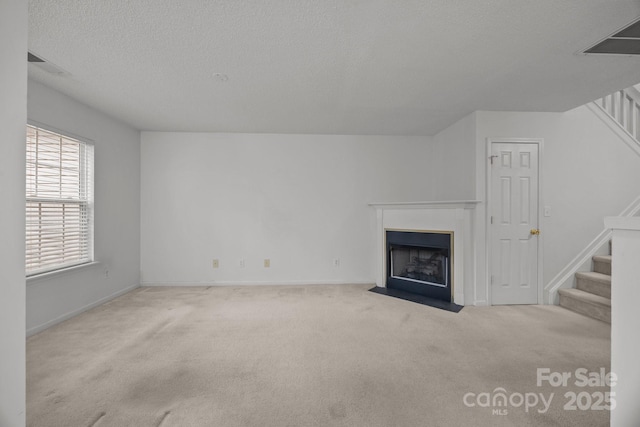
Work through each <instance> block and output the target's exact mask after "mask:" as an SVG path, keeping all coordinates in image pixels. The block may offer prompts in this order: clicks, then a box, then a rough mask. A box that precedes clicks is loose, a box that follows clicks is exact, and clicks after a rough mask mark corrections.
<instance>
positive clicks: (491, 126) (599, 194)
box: [475, 106, 640, 284]
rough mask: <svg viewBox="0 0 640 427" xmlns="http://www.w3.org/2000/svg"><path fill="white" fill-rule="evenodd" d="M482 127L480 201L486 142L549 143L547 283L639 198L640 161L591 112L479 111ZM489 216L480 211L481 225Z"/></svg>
mask: <svg viewBox="0 0 640 427" xmlns="http://www.w3.org/2000/svg"><path fill="white" fill-rule="evenodd" d="M476 124H477V128H476V141H475V142H476V179H477V181H476V191H477V192H476V197H477V198H478V199H479V200H485V193H484V177H485V173H486V164H487V159H486V151H485V149H486V148H485V147H486V140H487V138H543V139H544V155H543V158H542V163H541V167H542V169H541V180H542V182H541V184H542V185H541V190H542V194H543V200H542V203H543V205H545V206H550V207H551V216H550V217H548V218H545V217H543V218H541V222H540V229H541V232H542V236H541V237H542V242H543V250H544V259H543V266H544V273H543V281H544V284H547V283H548V282H549V281H550V280H551V279H552V278H553V277H554V276H555V275H556V274H557V273H558V272H559V271H560V270H561V269H562V268H563V267H565V266H566V265H567V264H568V263H569V262H570V261H571V260H572V259H573V258H574V257H575V256H576V255H577V254H578V253H579V252H580V251H581V250H582V249H584V248H585V247H586V246H587V245H588V244H589V243H590V242H591V241H592V240H593V239H594V238H595V237H596V236H597V235H598V234H599V233H600V232H602V230H603V225H602V220H603V218H604V217H605V216H611V215H618V214H620V212H621V211H622V210H623V209H624V208H625V207H627V205H629V203H631V202H632V201H633V200H634V199H635V198H637V197H638V195H640V186H638V184H637V183H638V182H640V158H639V157H638V156H637V155H636V154H635V153H634V152H633V151H632V150H631V149H630V148H629V147H628V146H627V145H626V144H625V143H624V142H623V141H622V140H621V139H619V138H618V137H617V136H616V135H615V133H614V132H612V131H611V130H610V129H609V128H608V127H607V126H606V125H605V124H604V123H603V122H602V121H601V120H600V119H598V118H597V116H596V115H595V114H594V113H593V112H592V111H591V110H589V109H588V108H587V107H586V106H582V107H578V108H576V109H573V110H571V111H568V112H566V113H519V112H487V111H480V112H476ZM484 210H485V207H484V206H481V207H479V209H477V211H478V214H479V216H478V217H477V221H478V224H484V218H485V217H484ZM478 228H481V227H478ZM483 242H484V235H483V236H481V238H480V239H479V244H480V245H481V246H482V245H484V243H483ZM479 255H480V256H479V259H478V262H479V264H482V262H483V261H484V260H483V259H480V257H481V256H482V253H480V254H479Z"/></svg>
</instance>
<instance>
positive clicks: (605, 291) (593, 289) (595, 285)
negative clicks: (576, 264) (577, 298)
mask: <svg viewBox="0 0 640 427" xmlns="http://www.w3.org/2000/svg"><path fill="white" fill-rule="evenodd" d="M576 288H578V289H580V290H581V291H585V292H590V293H592V294H596V295H600V296H601V297H605V298H609V299H610V298H611V284H610V283H609V284H608V283H602V282H596V281H595V280H589V279H585V278H582V277H577V278H576Z"/></svg>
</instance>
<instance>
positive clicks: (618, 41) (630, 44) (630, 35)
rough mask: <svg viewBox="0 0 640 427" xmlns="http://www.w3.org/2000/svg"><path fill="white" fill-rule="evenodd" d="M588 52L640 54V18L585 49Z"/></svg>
mask: <svg viewBox="0 0 640 427" xmlns="http://www.w3.org/2000/svg"><path fill="white" fill-rule="evenodd" d="M584 53H586V54H608V55H640V19H637V20H635V21H634V22H632V23H631V24H629V25H627V26H626V27H624V28H623V29H621V30H619V31H617V32H616V33H615V34H613V35H611V36H609V37H607V38H606V39H604V40H602V41H601V42H598V43H597V44H596V45H595V46H593V47H590V48H589V49H587V50H585V51H584Z"/></svg>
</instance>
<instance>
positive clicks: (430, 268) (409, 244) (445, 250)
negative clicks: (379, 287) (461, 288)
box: [386, 230, 453, 302]
mask: <svg viewBox="0 0 640 427" xmlns="http://www.w3.org/2000/svg"><path fill="white" fill-rule="evenodd" d="M452 240H453V232H414V231H391V230H387V231H386V241H387V288H389V289H398V290H402V291H405V292H411V293H414V294H418V295H423V296H426V297H429V298H434V299H438V300H442V301H447V302H451V300H452V262H451V261H452Z"/></svg>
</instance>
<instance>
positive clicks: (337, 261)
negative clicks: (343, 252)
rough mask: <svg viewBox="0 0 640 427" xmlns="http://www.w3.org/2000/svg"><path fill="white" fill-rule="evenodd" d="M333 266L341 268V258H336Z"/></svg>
mask: <svg viewBox="0 0 640 427" xmlns="http://www.w3.org/2000/svg"><path fill="white" fill-rule="evenodd" d="M333 266H334V267H336V268H337V267H340V258H334V259H333Z"/></svg>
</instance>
